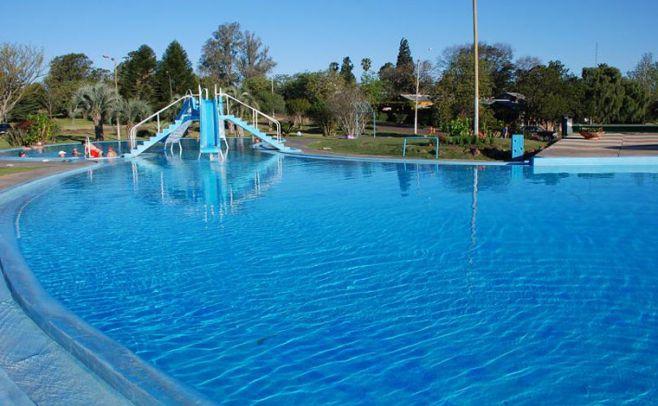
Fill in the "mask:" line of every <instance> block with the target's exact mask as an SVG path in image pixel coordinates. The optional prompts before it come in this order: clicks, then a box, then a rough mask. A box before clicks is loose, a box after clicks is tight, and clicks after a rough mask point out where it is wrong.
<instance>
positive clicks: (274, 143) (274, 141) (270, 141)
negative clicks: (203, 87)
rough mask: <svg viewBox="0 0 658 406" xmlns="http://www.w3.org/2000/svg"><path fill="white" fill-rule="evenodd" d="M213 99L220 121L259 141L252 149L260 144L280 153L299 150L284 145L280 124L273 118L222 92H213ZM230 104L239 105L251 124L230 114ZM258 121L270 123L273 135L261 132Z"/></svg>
mask: <svg viewBox="0 0 658 406" xmlns="http://www.w3.org/2000/svg"><path fill="white" fill-rule="evenodd" d="M215 98H216V99H217V100H218V101H219V102H218V108H219V111H220V115H221V116H220V118H221V119H222V120H227V121H230V122H232V123H233V124H235V125H237V126H238V127H240V128H242V129H244V130H246V131H248V132H249V133H250V134H251V135H253V136H254V137H256V138H257V139H258V140H260V141H261V142H260V143H259V144H256V145H254V147H261V146H262V145H261V144H264V145H265V146H266V147H268V148H269V149H273V150H278V151H281V152H299V150H297V149H294V148H290V147H288V146H286V145H285V144H284V143H285V140H284V139H283V137H282V136H281V123H280V122H279V121H278V120H277V119H275V118H274V117H271V116H269V115H267V114H265V113H263V112H262V111H260V110H258V109H256V108H254V107H252V106H250V105H248V104H246V103H244V102H243V101H241V100H239V99H236V98H235V97H233V96H231V95H229V94H227V93H224V92H222V91H221V90H220V91H219V93H218V92H217V91H215ZM231 104H233V105H235V104H237V105H240V106H242V107H243V109H245V110H246V111H248V112H249V113H251V123H249V122H247V121H245V120H243V119H242V118H239V117H237V116H236V115H234V114H231ZM224 107H226V114H223V111H224ZM259 119H264V120H265V121H267V122H268V123H270V125H271V126H273V127H274V129H275V132H274V134H272V135H269V134H267V133H266V132H264V131H261V130H260V129H259V128H258V122H259Z"/></svg>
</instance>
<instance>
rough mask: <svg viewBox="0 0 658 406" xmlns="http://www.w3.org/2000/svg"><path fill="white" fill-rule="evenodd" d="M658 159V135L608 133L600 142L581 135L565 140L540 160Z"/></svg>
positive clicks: (555, 145) (545, 151)
mask: <svg viewBox="0 0 658 406" xmlns="http://www.w3.org/2000/svg"><path fill="white" fill-rule="evenodd" d="M645 156H651V157H654V156H655V157H658V134H655V133H624V134H622V133H606V134H605V135H604V136H603V137H601V138H600V139H598V140H586V139H584V138H583V137H582V136H580V135H579V134H574V135H571V136H569V137H566V138H563V139H561V140H560V141H558V142H556V143H555V144H553V145H551V146H550V147H548V148H546V149H544V150H543V151H542V152H540V153H539V154H538V155H537V157H539V158H593V157H607V158H614V157H645Z"/></svg>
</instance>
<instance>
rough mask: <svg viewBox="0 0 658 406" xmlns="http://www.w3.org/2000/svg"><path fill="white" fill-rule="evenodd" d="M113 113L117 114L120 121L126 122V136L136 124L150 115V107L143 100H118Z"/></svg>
mask: <svg viewBox="0 0 658 406" xmlns="http://www.w3.org/2000/svg"><path fill="white" fill-rule="evenodd" d="M114 113H119V116H120V117H121V121H125V122H126V134H128V133H129V132H130V129H131V128H132V127H133V126H134V125H135V123H137V122H138V121H141V120H143V119H145V118H146V117H148V116H149V115H150V114H151V106H149V104H148V103H147V102H145V101H144V100H136V99H129V100H123V99H121V100H119V102H118V103H117V105H116V107H115V111H114Z"/></svg>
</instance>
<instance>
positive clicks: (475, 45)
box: [473, 0, 480, 137]
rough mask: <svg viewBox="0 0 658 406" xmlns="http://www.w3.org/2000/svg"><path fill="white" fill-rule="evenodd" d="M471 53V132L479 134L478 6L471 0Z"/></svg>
mask: <svg viewBox="0 0 658 406" xmlns="http://www.w3.org/2000/svg"><path fill="white" fill-rule="evenodd" d="M473 54H474V58H475V112H474V114H473V132H474V135H475V136H476V137H477V136H478V135H479V134H480V60H479V59H480V58H479V56H478V6H477V0H473Z"/></svg>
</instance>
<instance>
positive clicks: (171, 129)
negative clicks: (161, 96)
mask: <svg viewBox="0 0 658 406" xmlns="http://www.w3.org/2000/svg"><path fill="white" fill-rule="evenodd" d="M203 90H205V97H204V92H203ZM181 104H182V107H180V110H178V113H177V114H176V116H175V119H174V121H173V122H172V123H171V124H170V125H169V126H167V127H166V128H164V129H163V128H161V119H162V115H163V113H165V112H166V111H168V110H170V109H173V108H178V107H179V106H181ZM231 105H234V106H235V105H238V106H239V107H240V108H239V110H241V111H242V112H244V111H247V112H248V113H250V114H251V121H250V122H248V121H246V120H244V119H243V118H241V117H238V116H237V115H235V114H231V111H230V109H231ZM225 107H226V109H225ZM259 120H260V121H263V120H265V121H266V122H267V123H268V125H269V126H270V128H274V129H275V130H274V131H273V132H272V133H269V134H268V132H266V131H263V130H261V129H260V128H259ZM151 121H155V122H156V125H157V127H156V128H157V132H156V134H155V135H153V136H152V137H150V138H149V139H147V140H137V130H138V128H139V127H140V126H142V125H144V124H146V123H148V122H151ZM194 121H198V122H199V127H200V137H199V144H200V150H199V156H200V155H201V154H211V155H212V154H218V155H219V157H220V158H221V159H223V158H225V156H226V154H227V153H228V143H227V141H226V135H225V123H226V121H229V122H231V123H233V124H234V125H236V126H238V127H240V128H242V129H243V130H246V131H247V132H249V133H250V134H251V135H253V136H254V137H255V138H256V139H258V140H259V141H260V142H258V143H257V144H255V145H254V147H255V148H256V147H257V148H267V149H272V150H278V151H282V152H298V151H299V150H297V149H294V148H290V147H288V146H286V145H285V140H284V139H283V137H282V136H281V123H279V121H278V120H276V119H275V118H273V117H270V116H269V115H267V114H265V113H263V112H262V111H260V110H258V109H256V108H254V107H252V106H250V105H248V104H246V103H244V102H242V101H241V100H239V99H237V98H235V97H233V96H231V95H229V94H227V93H224V92H222V91H221V90H220V91H219V92H218V91H217V88H215V95H214V98H212V97H209V95H208V89H201V87H199V93H198V94H196V95H195V94H192V92H189V91H188V93H187V94H186V95H185V96H183V97H181V98H179V99H177V100H175V101H173V102H171V103H170V104H169V105H167V106H166V107H164V108H162V109H160V110H158V111H157V112H155V113H153V114H151V115H150V116H149V117H147V118H145V119H144V120H142V121H141V122H139V123H137V124H136V125H135V126H133V127H132V128H131V129H130V152H128V153H126V154H124V157H137V156H139V155H141V154H142V153H144V152H146V151H147V150H149V149H150V148H152V147H154V146H155V145H157V144H160V143H163V142H164V146H165V148H166V146H167V145H171V146H172V148H173V144H174V143H179V145H180V139H181V138H182V137H183V136H184V135H185V133H186V131H187V129H188V128H189V127H190V125H191V124H192V122H194ZM222 143H223V144H224V148H225V149H223V148H222Z"/></svg>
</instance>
